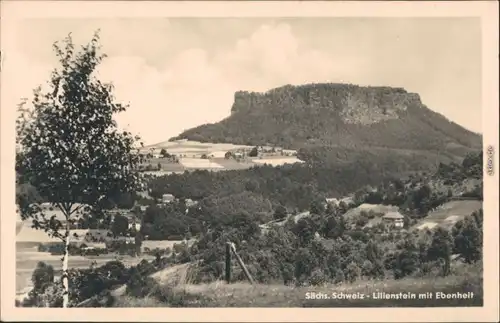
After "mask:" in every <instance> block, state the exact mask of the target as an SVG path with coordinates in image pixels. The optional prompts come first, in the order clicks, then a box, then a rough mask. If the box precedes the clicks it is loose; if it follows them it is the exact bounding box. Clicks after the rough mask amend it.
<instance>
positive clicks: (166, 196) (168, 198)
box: [161, 194, 175, 203]
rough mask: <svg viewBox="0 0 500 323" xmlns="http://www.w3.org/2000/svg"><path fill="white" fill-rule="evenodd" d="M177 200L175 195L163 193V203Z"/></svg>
mask: <svg viewBox="0 0 500 323" xmlns="http://www.w3.org/2000/svg"><path fill="white" fill-rule="evenodd" d="M174 200H175V196H173V195H172V194H163V196H162V198H161V201H162V203H171V202H173V201H174Z"/></svg>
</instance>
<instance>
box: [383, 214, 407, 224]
mask: <svg viewBox="0 0 500 323" xmlns="http://www.w3.org/2000/svg"><path fill="white" fill-rule="evenodd" d="M382 220H383V221H384V223H388V224H394V226H395V227H396V228H402V227H403V226H404V216H403V215H401V213H399V212H394V211H393V212H389V213H387V214H385V215H384V216H383V217H382Z"/></svg>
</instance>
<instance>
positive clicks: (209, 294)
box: [115, 264, 483, 307]
mask: <svg viewBox="0 0 500 323" xmlns="http://www.w3.org/2000/svg"><path fill="white" fill-rule="evenodd" d="M168 270H169V273H170V274H171V275H174V274H173V273H174V270H173V269H172V268H169V269H168ZM186 270H187V269H186V267H185V266H184V267H181V266H179V270H178V273H176V274H175V275H174V276H175V277H177V278H178V279H179V280H178V281H177V282H176V283H175V284H172V282H169V283H164V284H163V285H162V286H163V289H162V295H163V297H164V299H163V301H160V300H158V298H153V297H151V296H150V297H145V298H140V299H138V298H132V297H129V296H123V295H122V296H120V297H118V299H117V302H116V304H115V306H116V307H177V306H179V307H450V306H482V305H483V287H482V284H483V281H482V267H481V266H479V265H476V266H471V265H463V264H461V265H458V266H457V267H454V268H453V273H452V275H450V276H447V277H429V278H406V279H401V280H396V281H358V282H355V283H354V284H342V285H325V286H318V287H288V286H284V285H261V284H256V285H250V284H246V283H235V284H226V283H223V282H214V283H211V284H201V285H193V284H189V282H187V283H186V274H183V272H185V271H186ZM164 279H165V278H164ZM163 281H165V280H163ZM379 292H380V293H386V295H389V294H399V293H403V294H405V295H415V298H408V299H383V298H382V299H380V298H381V296H382V294H377V293H379ZM468 292H469V294H468V295H469V296H471V298H470V299H459V298H451V299H436V294H437V293H444V294H452V293H468ZM308 293H309V294H308ZM313 293H315V295H322V296H323V298H322V299H308V296H311V295H313ZM334 293H336V294H334ZM427 293H430V295H432V298H430V297H426V298H424V297H423V296H424V295H425V296H428V294H427ZM471 293H472V294H471ZM334 295H337V298H334ZM341 295H343V297H344V298H343V299H339V296H341ZM347 295H351V297H349V296H347ZM352 295H357V297H358V298H357V299H354V298H353V296H352ZM377 296H378V297H379V299H377ZM309 298H311V297H309Z"/></svg>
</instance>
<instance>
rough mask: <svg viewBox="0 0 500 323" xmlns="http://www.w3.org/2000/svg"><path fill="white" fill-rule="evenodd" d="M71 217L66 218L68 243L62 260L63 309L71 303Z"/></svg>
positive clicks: (65, 243)
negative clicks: (69, 266) (69, 271)
mask: <svg viewBox="0 0 500 323" xmlns="http://www.w3.org/2000/svg"><path fill="white" fill-rule="evenodd" d="M68 218H69V217H67V218H66V233H65V237H66V239H65V240H66V241H65V242H64V255H63V259H62V262H63V263H62V283H63V287H64V294H63V308H67V307H68V303H69V275H68V261H69V236H70V234H69V233H70V226H69V221H68V220H69V219H68Z"/></svg>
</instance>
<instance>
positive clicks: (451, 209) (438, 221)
mask: <svg viewBox="0 0 500 323" xmlns="http://www.w3.org/2000/svg"><path fill="white" fill-rule="evenodd" d="M482 207H483V202H482V201H474V200H470V201H469V200H465V201H450V202H447V203H445V204H443V205H440V206H439V207H438V208H437V209H436V210H434V211H431V212H429V215H428V216H427V217H425V219H423V220H422V221H420V222H419V223H418V224H416V225H415V227H416V228H418V229H420V230H423V229H425V228H429V229H432V228H434V227H436V226H442V227H445V228H448V229H449V228H451V227H452V226H453V225H454V224H455V223H456V222H458V221H460V220H462V219H463V218H465V217H466V216H468V215H470V214H471V213H472V212H474V211H477V210H479V209H480V208H482Z"/></svg>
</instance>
